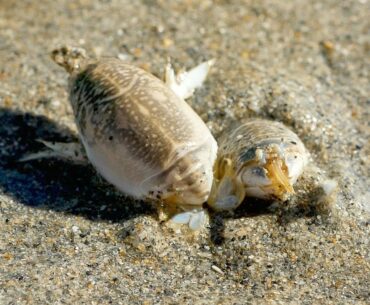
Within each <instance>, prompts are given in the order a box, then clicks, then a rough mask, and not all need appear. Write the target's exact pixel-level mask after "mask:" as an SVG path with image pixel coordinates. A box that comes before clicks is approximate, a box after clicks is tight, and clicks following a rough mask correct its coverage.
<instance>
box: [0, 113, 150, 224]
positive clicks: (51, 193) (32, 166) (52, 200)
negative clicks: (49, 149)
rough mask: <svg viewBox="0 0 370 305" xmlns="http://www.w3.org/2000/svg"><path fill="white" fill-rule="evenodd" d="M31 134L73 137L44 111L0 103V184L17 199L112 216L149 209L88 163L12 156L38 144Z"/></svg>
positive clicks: (98, 216) (105, 217) (103, 217)
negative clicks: (42, 113)
mask: <svg viewBox="0 0 370 305" xmlns="http://www.w3.org/2000/svg"><path fill="white" fill-rule="evenodd" d="M36 139H44V140H54V141H65V142H68V141H74V140H76V139H77V138H76V135H75V134H73V133H72V132H71V131H70V130H69V129H68V128H66V127H63V126H60V125H58V124H56V123H55V122H52V121H50V120H49V119H48V118H46V117H44V116H39V115H34V114H31V113H22V112H17V111H13V110H9V109H6V108H0V189H2V191H3V192H4V193H5V194H7V195H9V196H11V197H13V198H14V199H16V201H17V202H20V203H22V204H24V205H27V206H32V207H35V208H42V209H52V210H56V211H61V212H65V213H70V214H73V215H80V216H83V217H86V218H88V219H91V220H103V221H112V222H121V221H125V220H128V219H131V218H134V217H136V216H138V215H143V214H153V213H154V210H153V208H152V207H151V206H149V205H147V204H145V203H143V202H135V201H133V200H130V199H128V198H126V197H125V196H124V195H122V194H121V193H120V192H118V191H117V190H115V189H114V187H112V186H110V185H109V184H107V183H106V182H104V181H103V179H101V178H100V177H99V176H98V175H97V173H96V172H95V170H94V169H93V168H92V167H91V166H89V165H85V166H83V165H77V164H73V163H72V162H69V161H62V160H57V159H44V160H38V161H32V162H31V161H30V162H25V163H22V162H17V160H18V159H19V158H20V157H21V156H23V155H24V154H26V153H30V152H35V151H39V150H40V149H42V148H43V146H42V144H40V143H38V142H37V141H36Z"/></svg>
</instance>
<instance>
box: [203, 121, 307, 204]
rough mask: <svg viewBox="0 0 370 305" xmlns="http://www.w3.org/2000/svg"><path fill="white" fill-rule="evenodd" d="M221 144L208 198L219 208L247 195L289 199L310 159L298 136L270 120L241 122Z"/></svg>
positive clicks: (239, 200)
mask: <svg viewBox="0 0 370 305" xmlns="http://www.w3.org/2000/svg"><path fill="white" fill-rule="evenodd" d="M219 146H220V147H219V151H218V158H217V161H216V163H215V167H214V185H213V188H212V194H211V196H210V198H209V200H208V203H209V205H210V206H211V207H213V208H214V209H216V210H229V209H235V208H236V207H238V206H239V205H240V204H241V203H242V202H243V200H244V198H245V197H246V196H248V197H256V198H262V199H279V200H286V199H287V197H288V196H289V194H292V193H294V189H293V184H294V183H295V182H296V181H297V179H298V177H299V176H300V174H301V173H302V171H303V169H304V167H305V165H306V164H307V160H308V153H307V151H306V149H305V147H304V145H303V143H302V141H301V140H300V139H299V138H298V136H297V135H296V134H295V133H294V132H293V131H291V130H290V129H288V128H287V127H286V126H284V125H283V124H281V123H279V122H273V121H268V120H261V119H253V120H249V121H248V122H246V123H244V124H241V125H239V126H238V127H237V128H235V129H234V130H232V131H231V132H230V133H227V134H225V136H224V137H223V138H221V140H220V141H219Z"/></svg>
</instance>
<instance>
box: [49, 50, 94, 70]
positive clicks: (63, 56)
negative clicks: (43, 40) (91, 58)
mask: <svg viewBox="0 0 370 305" xmlns="http://www.w3.org/2000/svg"><path fill="white" fill-rule="evenodd" d="M50 56H51V58H52V60H53V61H54V62H56V63H57V64H58V65H59V66H62V67H63V68H64V69H65V70H66V71H67V72H68V73H70V74H72V73H74V72H76V71H78V70H80V69H81V63H82V62H83V61H85V60H86V58H87V56H86V51H85V50H84V49H82V48H77V47H67V46H63V47H60V48H57V49H55V50H53V51H52V52H51V54H50Z"/></svg>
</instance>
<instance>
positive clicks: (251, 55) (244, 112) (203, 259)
mask: <svg viewBox="0 0 370 305" xmlns="http://www.w3.org/2000/svg"><path fill="white" fill-rule="evenodd" d="M369 11H370V6H369V1H367V0H357V1H355V0H353V1H338V0H321V1H303V0H301V1H299V0H295V1H278V0H268V1H251V0H250V1H247V0H246V1H232V0H230V1H227V0H224V1H222V0H218V1H216V0H215V1H206V0H204V1H195V0H194V1H191V0H188V1H160V0H158V1H154V0H153V1H152V0H142V1H119V0H112V1H110V0H105V1H104V0H101V1H90V0H79V1H46V0H42V1H26V0H22V1H10V0H0V223H1V225H0V304H147V305H149V304H369V299H370V294H369V280H370V263H369V228H370V198H369V197H370V193H369V182H370V179H369V168H370V167H369V153H370V146H369V135H370V132H369V122H370V116H369V112H370V110H369V108H370V107H369V106H370V105H369V88H370V82H369V71H370V57H369V51H370V35H369V26H370V24H369V20H370V16H369ZM61 44H68V45H74V46H81V47H84V48H86V50H87V51H88V53H89V54H91V55H92V56H97V57H100V56H115V57H119V58H121V59H123V60H126V61H128V62H130V63H133V64H136V65H138V66H141V67H143V68H145V69H147V70H149V71H151V72H152V73H153V74H155V75H158V76H161V75H163V72H164V65H165V63H166V60H167V57H168V56H170V57H171V58H172V60H173V62H174V63H175V66H176V68H178V69H179V68H182V67H185V68H190V67H192V66H194V65H196V64H197V63H199V62H201V61H203V60H205V59H210V58H216V59H217V63H216V65H215V67H214V69H213V70H212V73H211V75H210V76H209V79H208V80H207V83H206V84H205V86H204V87H203V88H201V89H200V90H198V91H197V92H196V94H195V96H194V97H193V98H192V99H191V100H189V103H191V105H192V106H193V107H194V109H195V110H196V111H197V112H198V113H199V114H200V115H201V117H202V118H203V119H204V120H205V121H206V122H207V124H208V126H209V127H210V128H211V130H212V132H213V133H214V134H215V136H217V137H218V136H219V135H220V134H221V133H222V132H223V130H224V129H225V128H227V126H228V125H229V124H231V123H232V122H234V121H242V120H246V119H248V118H250V117H262V118H269V119H273V120H277V121H281V122H283V123H285V124H286V125H287V126H289V127H290V128H292V129H293V130H294V131H295V132H296V133H297V134H298V135H299V136H300V137H301V139H302V140H303V142H304V143H305V145H306V146H307V148H308V150H309V151H310V152H311V155H312V161H311V165H310V166H309V168H308V169H307V171H306V173H305V174H304V175H303V177H302V179H301V180H300V181H299V183H298V184H297V186H296V191H297V196H296V197H294V198H293V199H292V200H291V201H289V202H287V203H285V204H272V205H269V204H268V203H266V202H261V201H257V200H252V199H248V200H247V201H246V202H245V203H244V204H243V206H242V207H241V208H239V209H238V210H237V211H235V213H233V214H227V213H224V214H214V213H211V219H210V225H209V227H208V228H206V229H205V230H203V231H201V232H200V233H198V234H195V235H192V234H190V233H189V232H185V231H183V230H177V229H176V228H175V229H173V228H171V227H170V226H168V225H166V224H161V223H159V221H158V220H157V217H156V212H155V209H153V208H152V207H150V206H148V205H146V204H144V203H142V202H136V203H135V202H132V200H130V199H127V198H125V197H124V196H123V195H122V194H120V193H119V192H117V191H116V190H115V189H114V188H113V187H111V186H109V185H108V184H107V183H105V182H104V181H102V179H101V178H100V177H99V176H98V175H97V174H96V173H95V171H94V170H93V169H92V168H91V167H89V166H81V165H75V164H72V163H68V162H64V161H60V160H59V161H58V160H44V161H36V162H29V163H17V162H16V160H17V159H18V158H19V157H20V156H22V155H23V154H24V153H26V152H30V151H37V150H38V149H40V147H41V145H40V144H38V143H37V142H36V141H35V140H36V139H39V138H41V139H46V140H73V139H75V138H76V128H75V125H74V122H73V115H72V111H71V107H70V105H69V103H68V98H67V92H66V85H67V76H66V74H65V72H64V71H63V70H62V69H61V68H60V67H57V66H56V65H55V64H54V63H53V62H52V61H51V60H50V58H49V55H48V53H49V52H50V50H52V49H53V48H55V47H57V46H59V45H61ZM326 179H333V180H335V181H336V182H337V183H338V191H337V192H336V193H334V194H331V195H330V196H324V192H323V190H322V187H321V186H320V185H322V183H323V182H325V181H326Z"/></svg>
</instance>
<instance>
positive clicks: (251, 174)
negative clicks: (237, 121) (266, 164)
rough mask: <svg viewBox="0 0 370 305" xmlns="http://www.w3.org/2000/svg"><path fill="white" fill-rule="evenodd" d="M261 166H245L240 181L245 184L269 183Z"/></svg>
mask: <svg viewBox="0 0 370 305" xmlns="http://www.w3.org/2000/svg"><path fill="white" fill-rule="evenodd" d="M266 173H267V171H266V169H264V168H263V167H260V166H253V167H247V168H245V169H244V171H243V173H242V181H243V183H244V185H246V186H264V185H269V184H271V182H270V180H269V179H268V177H267V175H266Z"/></svg>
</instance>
